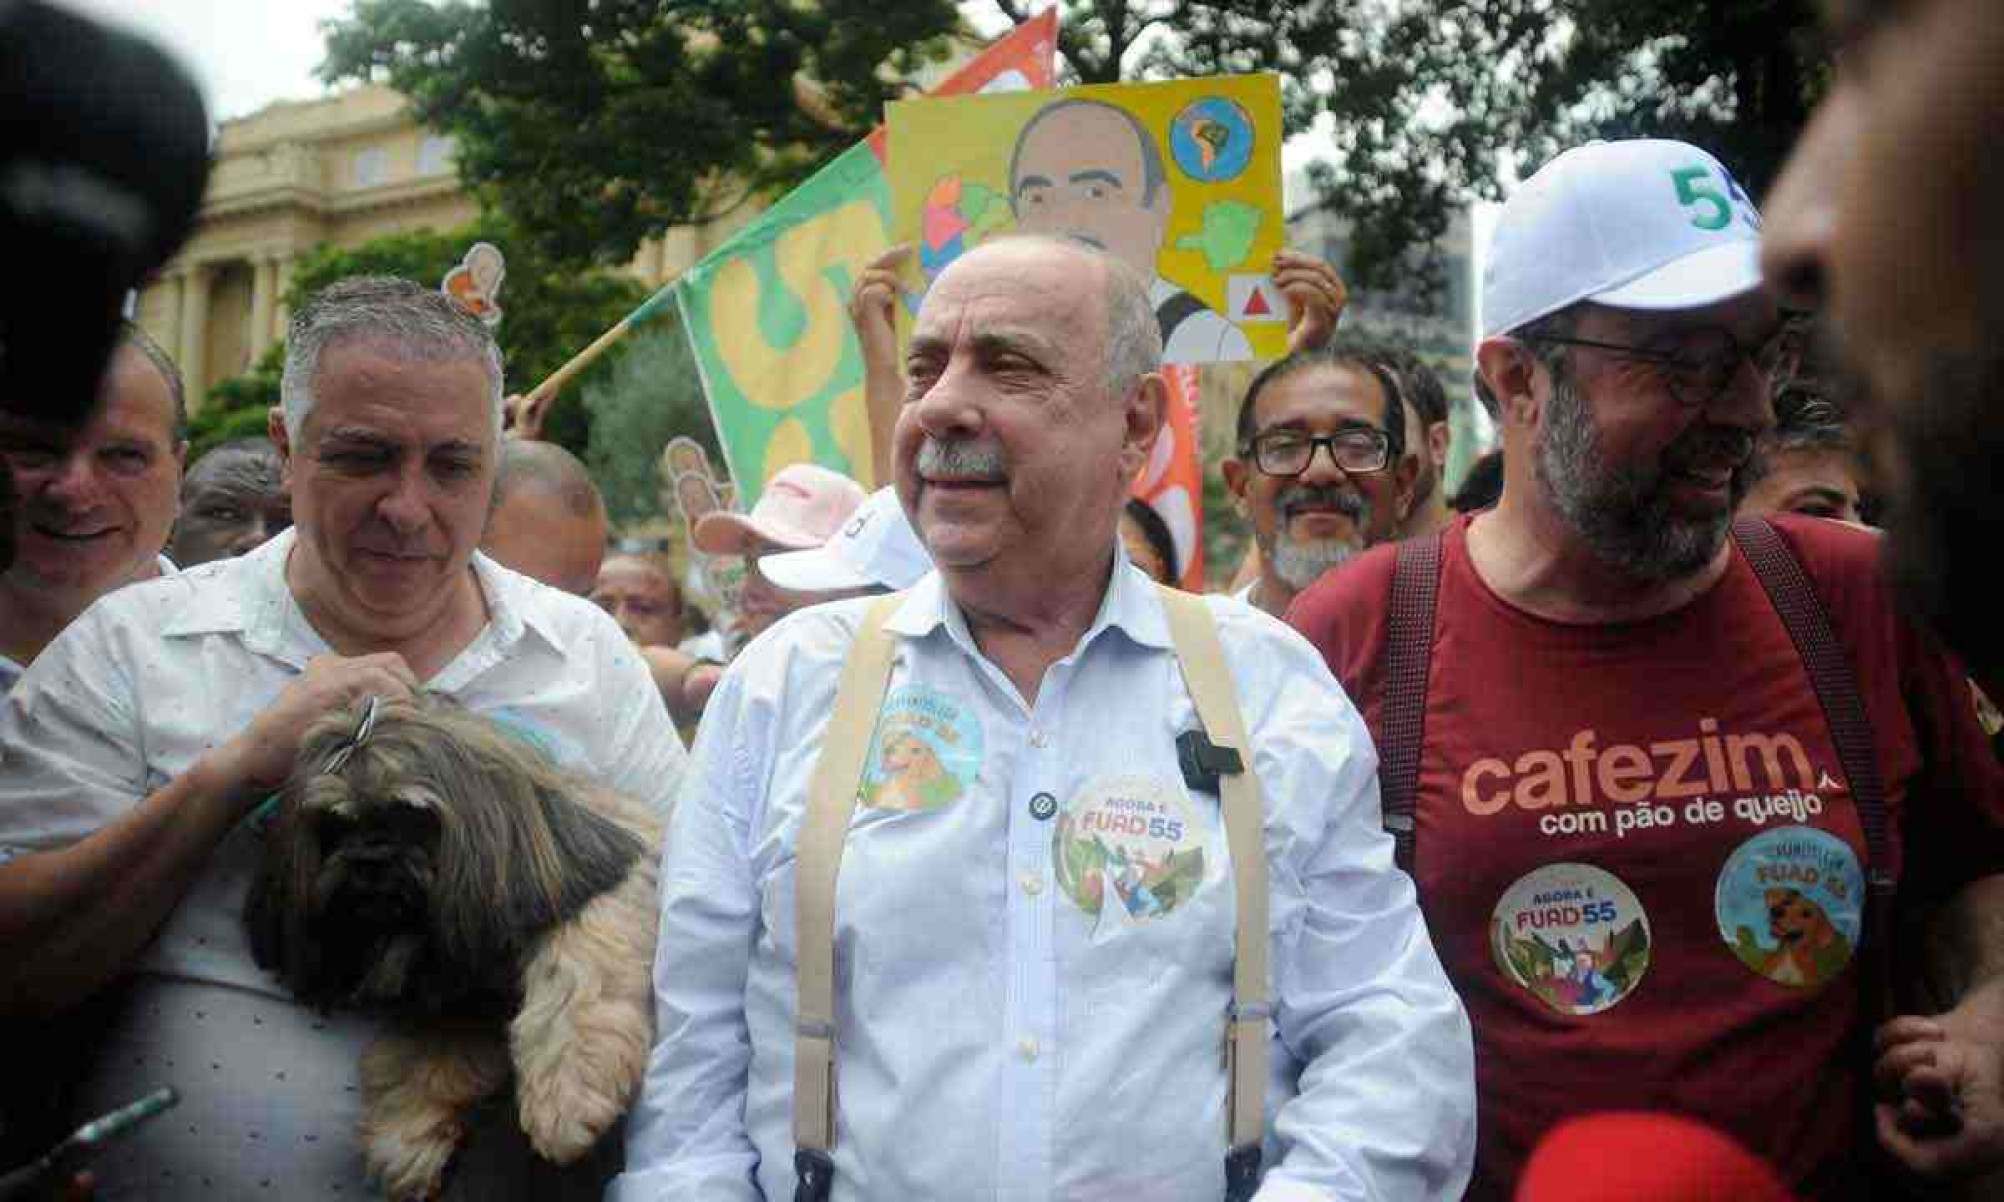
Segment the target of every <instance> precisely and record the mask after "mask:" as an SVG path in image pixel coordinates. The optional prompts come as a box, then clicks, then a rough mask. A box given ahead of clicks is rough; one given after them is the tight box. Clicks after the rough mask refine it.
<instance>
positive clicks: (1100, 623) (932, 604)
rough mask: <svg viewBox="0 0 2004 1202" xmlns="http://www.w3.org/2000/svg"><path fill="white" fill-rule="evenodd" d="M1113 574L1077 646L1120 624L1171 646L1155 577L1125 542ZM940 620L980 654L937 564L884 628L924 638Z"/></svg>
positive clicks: (1145, 639)
mask: <svg viewBox="0 0 2004 1202" xmlns="http://www.w3.org/2000/svg"><path fill="white" fill-rule="evenodd" d="M1113 554H1114V561H1113V575H1112V578H1111V581H1110V583H1109V586H1108V588H1107V590H1106V592H1105V594H1104V595H1103V596H1102V597H1101V598H1100V604H1099V612H1098V614H1096V615H1095V616H1094V618H1093V622H1092V625H1091V626H1089V627H1087V628H1086V632H1085V635H1084V637H1082V638H1081V639H1079V646H1080V647H1085V646H1087V645H1089V644H1090V643H1091V642H1092V641H1093V640H1094V639H1096V638H1098V637H1099V634H1100V632H1101V631H1103V630H1118V631H1120V632H1121V633H1122V634H1125V635H1126V636H1127V637H1128V638H1130V639H1132V640H1133V641H1134V642H1136V643H1138V644H1140V645H1141V646H1144V647H1153V648H1156V649H1158V650H1163V651H1167V650H1169V649H1170V647H1171V643H1170V639H1169V621H1168V619H1167V618H1166V617H1164V616H1163V614H1162V601H1161V598H1159V597H1158V596H1156V593H1155V582H1154V581H1153V580H1151V579H1149V577H1148V574H1147V573H1146V572H1143V571H1142V570H1141V569H1140V568H1137V567H1135V566H1134V564H1133V562H1132V561H1131V560H1129V559H1128V557H1127V550H1126V548H1124V547H1122V546H1121V545H1120V544H1119V542H1117V541H1116V542H1115V543H1114V552H1113ZM942 626H944V627H945V628H946V632H947V635H948V637H950V638H952V639H953V641H954V643H955V644H956V645H957V646H959V647H960V649H961V650H963V651H965V652H967V653H968V654H969V655H977V656H978V655H980V654H981V652H980V649H979V648H977V647H976V646H975V644H974V636H973V634H972V633H971V632H970V631H969V630H968V629H967V618H966V617H965V615H963V614H962V613H961V610H960V606H958V605H956V604H954V601H953V597H952V595H951V594H949V593H948V592H947V590H946V580H945V578H944V577H942V576H941V575H940V574H939V571H938V570H937V569H934V570H933V571H930V572H927V573H926V574H925V576H924V577H923V578H921V579H920V580H919V582H918V583H917V584H915V585H913V586H912V588H911V590H910V591H909V592H908V593H906V595H905V600H904V603H903V604H901V605H899V606H898V608H897V609H896V610H895V611H893V612H892V614H891V616H890V619H889V620H888V621H886V622H885V623H884V627H885V629H887V630H889V631H891V633H893V634H901V635H904V636H905V637H907V638H914V639H917V638H924V637H925V636H926V635H928V634H931V633H932V632H933V631H934V630H937V629H939V628H940V627H942Z"/></svg>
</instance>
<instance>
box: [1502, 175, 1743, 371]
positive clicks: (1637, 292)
mask: <svg viewBox="0 0 2004 1202" xmlns="http://www.w3.org/2000/svg"><path fill="white" fill-rule="evenodd" d="M1760 286H1761V274H1760V213H1759V212H1757V211H1756V210H1755V209H1754V206H1753V201H1751V200H1749V199H1748V198H1747V194H1746V192H1745V191H1744V190H1743V189H1742V188H1741V187H1740V186H1739V184H1738V183H1737V182H1735V181H1734V179H1733V177H1732V175H1731V173H1729V172H1728V171H1727V170H1726V168H1725V166H1724V164H1722V163H1720V162H1719V160H1717V159H1715V158H1713V157H1712V156H1711V155H1709V154H1706V153H1705V152H1704V151H1702V150H1700V149H1698V148H1697V147H1696V146H1692V145H1690V144H1689V143H1686V142H1670V141H1662V140H1658V139H1653V138H1637V139H1634V140H1631V141H1623V142H1589V143H1588V144H1587V145H1585V146H1576V147H1574V148H1573V149H1571V150H1568V151H1566V152H1565V153H1564V154H1561V155H1560V156H1559V157H1557V158H1555V159H1553V160H1552V161H1551V162H1549V163H1546V164H1545V165H1544V166H1543V167H1541V168H1539V170H1538V173H1537V174H1536V175H1533V176H1532V177H1531V178H1530V179H1528V180H1525V181H1524V183H1523V185H1522V186H1521V187H1519V188H1518V189H1517V191H1516V192H1515V193H1514V194H1512V195H1511V197H1510V200H1509V202H1508V203H1506V204H1505V205H1504V206H1503V212H1502V214H1501V215H1500V216H1499V217H1498V218H1497V221H1496V231H1495V233H1494V235H1493V236H1492V237H1491V238H1490V242H1489V256H1488V262H1487V263H1486V265H1485V266H1484V267H1483V271H1482V336H1483V337H1484V338H1492V337H1495V336H1496V335H1498V334H1503V333H1507V332H1509V331H1511V330H1515V329H1518V328H1520V327H1522V326H1525V325H1528V324H1529V323H1531V322H1533V321H1536V320H1537V319H1539V318H1540V317H1544V316H1546V315H1547V314H1550V313H1556V312H1557V311H1559V310H1560V309H1563V308H1565V307H1566V306H1568V305H1571V304H1574V303H1576V302H1579V301H1593V302H1595V303H1597V304H1602V305H1611V306H1613V307H1615V308H1617V309H1695V308H1699V307H1701V306H1704V305H1710V304H1716V303H1717V302H1719V301H1722V300H1728V299H1730V298H1732V297H1735V296H1739V295H1741V294H1742V293H1746V292H1751V291H1752V290H1754V289H1755V288H1758V287H1760Z"/></svg>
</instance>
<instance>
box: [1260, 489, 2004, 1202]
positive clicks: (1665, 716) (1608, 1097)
mask: <svg viewBox="0 0 2004 1202" xmlns="http://www.w3.org/2000/svg"><path fill="white" fill-rule="evenodd" d="M1775 524H1776V526H1777V528H1778V529H1779V530H1780V531H1781V532H1782V535H1783V537H1784V539H1785V541H1786V542H1787V543H1788V544H1789V546H1790V547H1791V548H1792V549H1793V550H1794V552H1795V554H1796V556H1797V558H1798V559H1800V560H1801V561H1802V563H1803V566H1804V568H1805V569H1806V571H1807V572H1808V574H1809V576H1810V579H1811V580H1812V581H1813V582H1814V586H1815V588H1816V591H1817V594H1818V596H1819V597H1820V598H1821V599H1822V601H1823V604H1824V606H1825V607H1826V609H1827V610H1828V611H1829V614H1830V618H1831V623H1832V626H1833V627H1834V629H1835V631H1836V632H1837V636H1838V638H1839V639H1840V640H1841V641H1842V642H1843V643H1844V644H1845V645H1846V647H1847V649H1848V650H1849V651H1850V655H1851V662H1852V664H1853V665H1854V666H1855V669H1856V673H1857V677H1858V681H1859V688H1860V689H1861V691H1862V692H1863V693H1864V699H1865V705H1866V709H1867V713H1868V716H1869V718H1870V721H1871V725H1872V729H1873V732H1874V735H1875V737H1876V741H1877V745H1878V753H1879V764H1880V769H1881V773H1882V775H1883V776H1884V778H1885V788H1886V792H1887V803H1888V806H1887V810H1888V820H1889V829H1890V832H1891V835H1892V842H1893V844H1894V848H1895V851H1894V858H1895V860H1896V861H1899V862H1896V863H1894V864H1891V865H1889V866H1888V867H1890V868H1891V869H1892V870H1893V871H1894V872H1895V873H1896V874H1898V875H1899V876H1900V877H1901V878H1902V886H1901V887H1902V891H1903V893H1905V894H1912V893H1915V892H1919V891H1922V890H1923V889H1924V890H1925V891H1927V892H1929V893H1945V892H1947V891H1949V890H1950V889H1951V888H1953V887H1954V886H1955V885H1957V884H1960V883H1962V882H1964V881H1967V880H1968V879H1970V878H1972V877H1975V876H1980V875H1983V874H1985V873H1988V872H1991V871H2004V837H2000V830H2001V829H2004V781H2000V774H1999V770H1998V766H1997V763H1996V761H1995V759H1994V758H1993V757H1992V756H1991V754H1990V751H1989V749H1988V747H1987V745H1986V744H1985V742H1984V739H1983V735H1982V732H1981V730H1980V729H1979V728H1978V726H1977V723H1976V717H1975V712H1974V708H1973V705H1972V700H1971V693H1970V689H1969V686H1968V684H1967V683H1966V681H1965V680H1964V679H1963V677H1962V675H1961V673H1960V672H1959V671H1958V670H1957V669H1956V668H1955V666H1954V665H1953V664H1952V663H1951V662H1950V661H1949V660H1948V659H1947V658H1946V657H1945V656H1943V655H1941V654H1939V653H1938V652H1937V651H1935V650H1933V648H1932V645H1931V644H1929V643H1928V642H1926V641H1925V640H1924V639H1923V638H1922V636H1920V635H1919V634H1917V633H1916V632H1915V631H1914V630H1913V629H1912V628H1911V627H1910V626H1908V625H1907V624H1906V623H1905V622H1904V621H1902V620H1901V619H1900V618H1899V617H1898V616H1897V615H1896V614H1895V613H1894V612H1893V610H1892V608H1891V604H1890V599H1889V597H1888V596H1887V594H1886V592H1885V590H1884V589H1883V587H1882V586H1881V585H1880V583H1879V576H1878V571H1877V559H1878V538H1877V536H1875V535H1873V534H1870V533H1868V532H1864V531H1860V530H1856V529H1853V528H1849V527H1845V526H1842V525H1839V524H1836V523H1832V522H1824V521H1817V520H1813V519H1782V520H1780V521H1777V522H1776V523H1775ZM1467 528H1468V522H1467V519H1462V520H1460V521H1457V522H1456V523H1454V524H1453V525H1452V526H1450V527H1449V528H1448V530H1447V532H1446V533H1445V535H1444V545H1443V548H1442V567H1441V578H1440V593H1439V600H1438V605H1437V609H1436V616H1435V626H1434V637H1433V653H1432V661H1431V665H1430V668H1429V680H1428V686H1427V703H1426V726H1425V746H1424V749H1423V752H1422V755H1421V759H1420V778H1419V791H1418V798H1417V807H1416V815H1415V817H1416V832H1417V835H1416V837H1417V851H1416V854H1415V860H1414V876H1415V878H1416V880H1417V883H1418V886H1419V896H1420V902H1421V906H1422V908H1423V909H1424V910H1425V912H1426V916H1427V922H1428V926H1429V928H1430V929H1431V931H1432V935H1433V940H1434V945H1435V947H1436V948H1437V949H1438V950H1439V952H1440V956H1441V960H1442V961H1443V963H1444V964H1445V965H1446V967H1447V972H1448V976H1449V977H1450V978H1451V979H1452V980H1453V982H1454V984H1455V987H1456V988H1457V989H1458V990H1459V991H1460V993H1461V997H1462V1000H1463V1001H1464V1003H1466V1005H1467V1007H1468V1012H1469V1017H1470V1019H1471V1020H1472V1021H1473V1023H1474V1027H1475V1053H1476V1085H1477V1092H1478V1097H1479V1116H1480V1124H1481V1135H1480V1141H1479V1148H1478V1152H1477V1158H1476V1170H1475V1179H1474V1182H1473V1183H1472V1184H1471V1186H1470V1193H1469V1196H1470V1197H1473V1198H1499V1199H1502V1198H1508V1197H1509V1192H1510V1188H1511V1185H1512V1183H1513V1182H1514V1181H1515V1180H1516V1177H1517V1175H1518V1173H1519V1171H1520V1170H1521V1168H1522V1166H1523V1163H1524V1160H1525V1158H1526V1156H1527V1155H1528V1154H1529V1152H1530V1150H1531V1148H1532V1146H1533V1145H1534V1144H1535V1143H1536V1142H1537V1140H1538V1138H1539V1137H1540V1136H1541V1135H1542V1134H1543V1133H1544V1132H1545V1131H1546V1130H1547V1129H1549V1128H1550V1127H1551V1126H1552V1125H1553V1124H1555V1123H1557V1122H1558V1121H1560V1120H1561V1119H1564V1118H1566V1117H1568V1116H1571V1115H1575V1114H1581V1113H1586V1112H1590V1111H1598V1110H1609V1109H1635V1108H1648V1109H1662V1110H1673V1111H1679V1112H1682V1113H1685V1114H1689V1115H1693V1116H1696V1117H1698V1118H1700V1119H1703V1120H1705V1121H1707V1122H1710V1123H1712V1124H1714V1125H1716V1126H1718V1127H1720V1128H1722V1129H1724V1130H1725V1131H1727V1132H1729V1133H1731V1134H1732V1135H1734V1136H1735V1137H1737V1138H1738V1139H1739V1140H1741V1141H1742V1142H1743V1143H1745V1144H1746V1145H1747V1146H1748V1147H1750V1148H1752V1149H1753V1150H1755V1151H1756V1152H1758V1153H1760V1154H1762V1155H1764V1156H1766V1157H1768V1158H1769V1159H1770V1160H1772V1161H1773V1162H1774V1163H1775V1164H1776V1165H1778V1166H1779V1167H1780V1169H1781V1170H1782V1171H1783V1172H1784V1173H1785V1175H1786V1176H1787V1178H1788V1179H1789V1180H1790V1181H1791V1182H1792V1183H1793V1184H1795V1185H1796V1187H1797V1188H1799V1189H1804V1190H1807V1191H1810V1192H1814V1193H1817V1194H1820V1195H1823V1196H1833V1195H1834V1194H1842V1193H1844V1192H1845V1191H1846V1190H1848V1189H1851V1188H1853V1187H1855V1186H1857V1183H1858V1181H1859V1178H1858V1176H1857V1174H1856V1173H1855V1172H1854V1171H1853V1170H1852V1167H1851V1161H1850V1158H1851V1154H1852V1153H1853V1152H1854V1151H1855V1150H1856V1149H1854V1148H1853V1144H1854V1143H1855V1142H1856V1140H1857V1139H1858V1137H1859V1134H1860V1131H1861V1128H1860V1127H1859V1126H1858V1123H1859V1119H1860V1115H1861V1114H1862V1113H1863V1112H1862V1110H1861V1107H1862V1106H1863V1099H1862V1096H1861V1094H1860V1092H1859V1091H1860V1090H1861V1089H1863V1088H1866V1086H1867V1082H1868V1077H1867V1075H1866V1074H1867V1072H1868V1068H1869V1066H1868V1065H1867V1063H1866V1058H1865V1056H1864V1054H1863V1052H1862V1050H1861V1047H1860V1045H1858V1044H1857V1043H1856V1042H1854V1037H1855V1035H1856V1034H1857V1029H1856V1024H1857V1023H1859V1022H1861V1021H1863V1020H1864V1018H1865V1015H1864V1014H1863V1013H1862V1010H1861V1006H1860V998H1859V993H1860V990H1859V988H1858V955H1857V950H1856V949H1857V944H1858V942H1859V937H1860V934H1861V926H1862V924H1861V916H1862V909H1863V906H1862V902H1863V897H1864V863H1865V842H1864V835H1863V829H1862V827H1861V825H1860V822H1859V818H1858V814H1857V812H1856V809H1855V808H1854V806H1853V805H1852V803H1851V795H1850V791H1849V783H1848V781H1847V780H1846V779H1845V773H1844V768H1843V765H1842V764H1841V763H1840V762H1839V760H1838V757H1837V755H1836V752H1835V750H1834V747H1833V744H1832V741H1831V737H1830V732H1829V727H1828V725H1827V723H1826V721H1825V719H1824V716H1823V711H1822V709H1821V707H1820V705H1819V703H1818V701H1817V697H1816V694H1815V691H1814V689H1813V688H1812V687H1811V686H1810V683H1809V679H1808V676H1807V673H1806V671H1805V669H1804V668H1803V665H1802V660H1801V657H1800V656H1799V655H1798V654H1797V653H1796V650H1795V648H1794V645H1793V644H1792V643H1791V642H1790V640H1789V636H1788V632H1787V630H1786V628H1785V627H1784V626H1783V625H1782V622H1781V619H1780V617H1779V615H1777V614H1776V612H1775V610H1774V607H1773V605H1772V604H1771V603H1770V601H1769V600H1768V597H1767V594H1766V592H1765V591H1764V590H1763V589H1762V587H1761V584H1760V581H1759V580H1758V578H1757V577H1756V576H1755V575H1754V573H1753V570H1752V569H1751V568H1750V567H1749V566H1748V564H1747V562H1746V560H1745V559H1744V558H1743V557H1742V556H1741V555H1740V554H1739V553H1738V552H1737V550H1735V552H1734V554H1733V559H1732V563H1731V566H1730V567H1729V568H1728V569H1727V571H1726V573H1725V575H1724V576H1723V577H1721V579H1720V580H1719V581H1718V582H1717V584H1715V585H1714V586H1713V587H1712V588H1711V589H1710V590H1708V591H1707V592H1706V593H1705V594H1704V595H1703V596H1701V597H1699V598H1698V599H1697V600H1695V601H1693V602H1692V603H1691V604H1689V605H1687V606H1685V607H1684V608H1682V609H1680V610H1678V611H1676V612H1675V613H1670V614H1665V615H1662V616H1659V617H1656V618H1651V619H1647V620H1644V621H1638V622H1624V623H1618V624H1612V625H1598V626H1591V625H1570V624H1565V623H1559V622H1552V621H1547V620H1544V619H1542V618H1538V617H1534V616H1533V615H1531V614H1528V613H1526V612H1524V611H1522V610H1520V609H1517V608H1516V607H1514V606H1512V605H1510V604H1508V603H1507V602H1505V601H1504V600H1503V599H1502V598H1500V597H1498V596H1497V595H1496V594H1495V593H1494V592H1492V591H1491V590H1490V589H1489V587H1488V586H1487V585H1486V584H1484V583H1483V582H1482V580H1481V579H1480V577H1478V576H1477V575H1476V573H1475V570H1474V567H1473V565H1472V564H1471V563H1470V561H1469V557H1468V549H1467V540H1466V532H1467ZM1394 551H1395V548H1392V547H1381V548H1378V549H1376V550H1374V551H1373V552H1371V553H1370V554H1368V555H1365V556H1363V557H1360V558H1359V559H1358V560H1356V561H1355V562H1353V563H1352V564H1350V565H1348V566H1346V567H1344V568H1343V569H1342V570H1340V571H1338V572H1335V573H1332V574H1331V575H1329V576H1327V577H1325V578H1324V579H1323V580H1322V581H1320V582H1318V583H1317V584H1316V585H1315V586H1314V587H1312V588H1311V589H1309V590H1308V591H1307V592H1305V593H1304V594H1302V596H1301V597H1300V598H1299V599H1298V600H1297V601H1296V602H1295V604H1294V606H1293V608H1292V609H1291V610H1290V611H1289V612H1288V615H1287V617H1288V621H1289V622H1290V623H1292V624H1293V625H1294V626H1295V627H1297V628H1298V629H1300V630H1301V631H1302V632H1303V633H1304V634H1305V635H1307V637H1308V639H1309V640H1310V641H1311V642H1313V643H1314V644H1315V645H1316V646H1317V647H1318V648H1319V649H1320V650H1321V651H1322V653H1323V656H1324V657H1325V658H1326V659H1327V660H1328V663H1329V667H1330V670H1331V671H1333V672H1334V673H1335V674H1336V675H1337V677H1338V678H1339V679H1341V680H1342V682H1343V684H1344V687H1345V688H1347V689H1348V690H1349V692H1350V694H1351V696H1352V697H1353V698H1354V699H1355V701H1356V702H1357V704H1358V706H1359V707H1360V708H1361V709H1362V711H1363V713H1364V717H1365V720H1366V721H1367V722H1368V723H1370V725H1371V728H1372V730H1373V731H1374V732H1376V731H1377V730H1378V729H1379V726H1378V722H1379V710H1380V696H1379V691H1380V688H1381V686H1382V683H1383V681H1382V677H1381V673H1382V671H1383V663H1382V658H1383V656H1382V651H1383V645H1384V640H1385V635H1386V614H1387V609H1388V606H1387V598H1388V596H1389V593H1390V588H1391V579H1392V567H1393V562H1394V558H1393V556H1394Z"/></svg>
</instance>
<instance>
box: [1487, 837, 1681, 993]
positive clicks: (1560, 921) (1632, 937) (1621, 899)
mask: <svg viewBox="0 0 2004 1202" xmlns="http://www.w3.org/2000/svg"><path fill="white" fill-rule="evenodd" d="M1490 951H1491V952H1492V953H1493V954H1494V955H1495V957H1496V967H1497V968H1499V969H1501V970H1502V971H1503V975H1505V976H1507V977H1509V978H1510V979H1511V980H1512V981H1514V982H1516V983H1517V984H1518V985H1519V986H1520V987H1522V988H1523V989H1524V990H1525V991H1526V992H1528V993H1529V994H1531V996H1533V997H1535V998H1537V999H1538V1000H1539V1001H1541V1002H1543V1003H1545V1005H1547V1006H1550V1007H1551V1008H1552V1009H1554V1010H1556V1011H1558V1012H1559V1013H1560V1014H1574V1015H1580V1014H1599V1013H1600V1012H1601V1011H1603V1010H1606V1009H1609V1008H1610V1007H1612V1006H1614V1005H1616V1004H1617V1003H1619V1002H1620V1001H1621V1000H1622V999H1623V998H1625V997H1627V996H1628V995H1629V994H1631V993H1633V992H1635V987H1636V986H1637V985H1638V984H1640V983H1641V981H1642V974H1643V973H1645V972H1647V971H1649V954H1650V936H1649V916H1648V915H1647V914H1645V913H1643V910H1642V903H1641V902H1640V901H1638V900H1637V899H1636V896H1635V893H1634V891H1633V890H1631V889H1630V888H1629V887H1628V886H1627V885H1626V884H1624V883H1622V880H1621V878H1619V877H1617V876H1615V875H1614V874H1613V873H1611V872H1608V871H1607V870H1605V869H1602V868H1596V867H1594V866H1593V865H1591V864H1547V865H1545V866H1544V867H1542V868H1539V869H1537V870H1536V871H1533V872H1529V873H1526V874H1525V875H1523V876H1521V877H1519V878H1517V880H1516V882H1515V883H1514V884H1512V885H1511V886H1510V887H1509V888H1508V889H1506V890H1504V891H1503V897H1502V899H1501V900H1500V901H1498V902H1497V903H1496V910H1495V913H1494V914H1493V915H1492V916H1491V921H1490Z"/></svg>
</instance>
